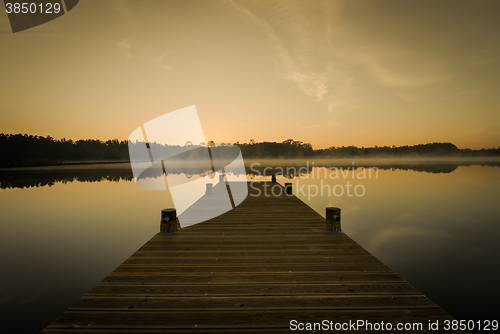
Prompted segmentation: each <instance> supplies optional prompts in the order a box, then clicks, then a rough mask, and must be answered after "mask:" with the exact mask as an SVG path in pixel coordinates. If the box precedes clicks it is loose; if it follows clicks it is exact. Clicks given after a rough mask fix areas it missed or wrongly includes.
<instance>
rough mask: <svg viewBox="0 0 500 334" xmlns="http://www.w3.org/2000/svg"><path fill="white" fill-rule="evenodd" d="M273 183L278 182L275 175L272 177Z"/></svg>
mask: <svg viewBox="0 0 500 334" xmlns="http://www.w3.org/2000/svg"><path fill="white" fill-rule="evenodd" d="M271 182H276V175H275V174H273V175H272V176H271Z"/></svg>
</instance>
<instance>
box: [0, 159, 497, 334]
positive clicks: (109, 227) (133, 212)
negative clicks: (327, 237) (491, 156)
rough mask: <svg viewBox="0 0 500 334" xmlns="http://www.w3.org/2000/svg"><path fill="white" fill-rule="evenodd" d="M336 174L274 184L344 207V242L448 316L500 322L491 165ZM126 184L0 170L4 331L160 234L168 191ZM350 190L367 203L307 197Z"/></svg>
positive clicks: (88, 175)
mask: <svg viewBox="0 0 500 334" xmlns="http://www.w3.org/2000/svg"><path fill="white" fill-rule="evenodd" d="M278 163H283V161H278V162H276V164H275V165H274V168H273V169H265V167H264V166H269V165H270V164H266V165H264V164H262V166H260V167H258V166H255V165H254V166H253V168H254V169H255V170H256V171H257V172H255V171H254V172H253V174H252V175H250V176H251V177H253V178H254V179H255V180H259V179H267V180H269V176H266V177H264V176H261V177H259V174H261V175H264V174H266V175H270V174H272V173H279V169H278V168H277V167H278V166H280V165H279V164H278ZM318 165H320V166H321V165H323V166H324V167H323V168H321V167H318V168H317V167H316V166H318ZM335 165H336V166H335ZM339 165H340V164H331V165H328V164H325V163H321V164H320V163H316V164H315V165H314V167H313V166H312V164H310V166H309V167H308V168H306V169H305V170H304V169H302V171H304V174H303V175H302V176H304V177H298V176H300V175H294V178H292V179H287V178H284V177H280V176H278V182H280V183H284V182H292V184H293V190H294V193H295V194H296V195H297V196H298V197H299V198H301V199H302V200H303V201H305V202H306V203H307V204H308V205H310V206H311V207H312V208H313V209H314V210H316V211H317V212H319V213H320V214H322V215H324V213H325V207H327V206H338V207H341V208H342V217H343V218H342V219H343V221H342V229H343V231H344V232H345V233H346V234H348V235H349V236H350V237H352V238H353V239H354V240H356V241H357V242H358V243H359V244H360V245H361V246H363V247H364V248H366V249H367V250H368V251H370V252H371V253H373V254H374V255H375V256H376V257H378V258H379V259H380V260H382V261H383V262H384V263H385V264H387V265H388V266H389V267H391V269H393V270H394V271H396V272H397V273H398V274H400V275H401V276H403V277H404V278H405V279H407V280H408V281H410V283H412V284H413V285H414V286H415V287H417V288H418V289H419V290H421V291H422V292H423V293H425V294H426V295H427V296H428V297H430V298H431V299H432V300H433V301H435V302H436V303H438V304H439V305H440V306H442V307H443V308H444V309H445V310H446V311H448V312H449V313H451V314H452V315H453V316H455V317H457V318H460V319H465V320H470V319H494V318H495V319H498V316H499V314H500V304H499V303H498V300H499V299H500V289H499V288H498V286H497V282H498V281H499V280H500V265H499V261H498V259H497V256H498V254H500V243H498V238H499V237H500V225H499V224H498V217H499V215H500V208H499V207H498V199H499V198H500V168H498V167H491V166H499V164H498V163H491V162H490V163H486V164H485V165H486V166H479V165H476V166H474V165H473V164H471V163H469V164H467V163H463V164H458V163H457V164H453V165H451V166H448V165H450V164H438V165H428V164H425V165H422V166H421V165H416V164H412V165H411V166H408V167H406V165H403V164H399V165H397V164H392V165H389V164H387V165H382V164H365V163H364V164H359V165H354V166H355V167H359V166H361V165H362V166H365V167H369V166H370V165H376V166H378V167H379V174H378V178H371V179H357V178H354V180H353V179H352V178H351V179H341V180H337V179H330V178H325V177H324V174H323V173H322V172H323V171H324V170H328V171H332V169H330V167H343V168H342V169H341V170H343V171H346V170H347V168H352V166H353V165H352V163H351V164H349V162H347V163H346V164H344V165H340V166H339ZM442 165H447V166H445V167H446V168H444V167H443V166H442ZM281 166H283V165H281ZM288 166H296V167H297V170H298V169H299V168H300V167H304V166H306V164H305V163H303V162H302V163H301V162H297V163H291V164H288ZM249 167H250V165H249V166H247V172H249V171H250V168H249ZM259 168H260V169H259ZM406 168H407V169H408V170H405V169H406ZM184 170H185V169H184ZM409 170H411V171H409ZM347 171H348V170H347ZM417 171H418V172H417ZM191 172H193V175H194V173H195V172H196V170H192V171H191ZM172 175H173V176H176V175H177V176H179V175H181V174H175V173H174V174H172ZM188 175H189V172H188ZM153 176H154V175H151V177H153ZM290 176H291V175H290ZM306 176H309V177H306ZM105 180H107V181H105ZM131 181H132V172H131V169H130V165H128V164H109V165H93V166H85V167H82V166H68V167H57V168H48V167H45V168H30V169H17V170H0V182H1V187H2V188H3V189H0V209H1V210H0V212H1V221H2V223H1V224H0V267H1V268H2V275H1V276H0V311H1V312H2V314H3V316H4V320H2V322H3V323H2V326H1V331H2V332H9V333H37V332H38V331H39V330H40V329H41V328H43V327H44V326H46V325H47V324H48V323H50V322H51V321H52V320H53V319H54V318H55V317H57V315H59V314H60V313H61V312H63V311H64V310H65V309H67V308H68V307H69V306H71V305H72V304H73V303H74V302H75V301H76V300H78V299H79V298H80V297H81V296H82V295H83V294H84V293H86V292H87V291H88V290H89V289H91V288H92V287H93V286H94V285H95V284H97V283H98V282H99V281H100V280H102V279H103V278H104V277H105V276H107V275H108V274H109V273H110V272H111V271H112V270H113V269H115V268H116V267H117V266H118V265H119V264H121V263H122V262H123V261H124V260H125V259H126V258H127V257H129V256H130V255H131V254H132V253H133V252H134V251H136V250H137V249H138V248H139V247H140V246H142V245H143V244H144V243H145V242H146V241H148V240H149V239H150V238H151V237H152V236H153V235H154V234H155V233H157V232H158V230H159V219H160V211H161V209H164V208H168V207H172V206H173V201H172V198H171V197H170V194H169V192H168V191H166V192H155V191H146V190H143V189H140V188H138V187H136V186H135V184H134V182H131ZM347 181H349V182H351V183H353V185H360V184H362V185H363V186H364V187H365V189H366V192H365V194H364V195H363V196H352V197H349V196H347V194H345V195H343V196H335V195H333V196H332V195H330V196H310V195H311V193H310V192H309V190H311V191H313V190H314V187H313V186H317V187H318V189H320V187H321V185H322V183H321V182H323V185H325V184H327V185H329V186H330V188H332V187H334V186H335V185H338V184H340V185H345V183H346V182H347ZM43 185H52V186H43ZM28 187H29V188H28ZM300 187H302V189H303V191H302V192H300V191H299V189H300ZM7 188H9V189H7ZM20 188H24V189H20ZM308 195H309V196H308ZM33 278H36V279H33ZM27 317H28V318H29V319H30V321H29V322H27V321H26V318H27Z"/></svg>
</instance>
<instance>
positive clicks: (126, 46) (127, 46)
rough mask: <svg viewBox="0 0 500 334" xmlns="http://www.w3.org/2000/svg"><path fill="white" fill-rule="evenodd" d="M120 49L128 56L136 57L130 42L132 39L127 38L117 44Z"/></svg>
mask: <svg viewBox="0 0 500 334" xmlns="http://www.w3.org/2000/svg"><path fill="white" fill-rule="evenodd" d="M116 46H117V48H118V50H119V51H120V52H121V53H122V54H123V55H124V56H125V57H127V58H134V56H133V55H132V52H131V49H132V44H131V43H130V39H129V38H126V39H124V40H123V41H121V42H120V43H118V44H117V45H116Z"/></svg>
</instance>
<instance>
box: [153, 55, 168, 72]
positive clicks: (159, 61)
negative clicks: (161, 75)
mask: <svg viewBox="0 0 500 334" xmlns="http://www.w3.org/2000/svg"><path fill="white" fill-rule="evenodd" d="M171 54H172V52H166V53H163V54H161V55H159V56H157V57H153V59H152V60H151V63H152V64H153V65H155V66H159V67H161V68H164V69H166V70H169V71H172V70H173V68H172V67H170V66H169V65H167V63H166V61H165V58H167V57H168V56H169V55H171Z"/></svg>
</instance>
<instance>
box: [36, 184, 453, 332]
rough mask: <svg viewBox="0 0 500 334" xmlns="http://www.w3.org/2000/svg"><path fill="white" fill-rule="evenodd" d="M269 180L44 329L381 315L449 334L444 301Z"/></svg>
mask: <svg viewBox="0 0 500 334" xmlns="http://www.w3.org/2000/svg"><path fill="white" fill-rule="evenodd" d="M265 186H275V187H281V186H280V185H279V184H277V183H271V182H268V183H264V182H259V183H253V185H252V186H251V187H249V196H248V197H247V199H246V200H245V201H244V202H243V203H242V204H240V205H239V206H238V207H236V208H235V209H233V210H231V211H229V212H227V213H225V214H223V215H221V216H219V217H216V218H213V219H211V220H208V221H205V222H203V223H200V224H197V225H193V226H190V227H187V228H182V229H180V230H178V231H177V232H175V233H172V234H161V233H159V234H157V235H155V236H154V237H153V238H152V239H151V240H150V241H148V242H147V243H146V244H145V245H144V246H142V247H141V248H140V249H139V250H138V251H137V252H135V253H134V254H132V256H130V258H128V259H127V260H126V261H125V262H124V263H123V264H121V265H120V266H119V267H118V268H116V269H115V270H114V271H113V272H112V273H111V274H109V276H107V277H106V278H105V279H104V280H103V281H102V282H100V283H99V284H98V285H96V286H95V287H94V288H93V289H92V290H90V291H89V292H88V293H87V294H86V295H85V296H83V297H82V298H81V299H80V300H79V301H78V302H77V303H76V304H74V305H73V306H72V307H71V308H69V309H68V310H67V311H66V312H64V313H63V314H62V315H61V316H59V318H57V319H56V320H55V321H54V322H52V323H51V324H50V325H49V326H47V328H46V329H45V330H44V331H43V332H42V333H45V334H49V333H93V334H104V333H106V334H108V333H109V334H113V333H137V334H139V333H141V334H146V333H147V334H153V333H255V332H259V333H284V332H292V331H291V330H290V326H291V321H292V320H295V321H296V324H297V325H298V324H299V323H302V324H304V325H305V324H307V323H312V324H314V323H322V322H323V320H327V321H328V322H329V321H331V322H332V323H331V326H333V327H332V328H335V327H334V326H335V324H339V325H337V326H340V325H342V324H348V323H349V322H351V323H352V322H356V321H358V320H364V321H366V322H370V323H372V325H373V324H380V323H381V322H383V323H384V324H385V325H387V324H388V323H390V324H392V326H393V331H395V332H404V330H396V326H397V324H398V323H411V324H414V323H421V324H422V326H423V330H420V331H418V330H417V331H415V330H412V331H411V332H412V333H415V332H423V331H425V332H429V330H428V325H429V321H430V322H431V323H435V322H436V321H439V328H440V330H437V331H436V330H433V331H430V332H432V333H440V332H443V333H450V332H453V331H444V330H443V326H444V324H445V323H444V321H445V320H453V318H452V317H451V316H450V315H449V314H448V313H446V312H445V311H444V310H443V309H441V308H440V307H439V306H438V305H436V304H435V303H433V302H432V301H431V300H429V299H428V298H427V297H425V296H424V295H423V294H422V293H421V292H419V291H418V290H417V289H415V288H414V287H413V286H411V285H410V284H409V283H408V282H406V281H405V280H403V279H402V278H401V277H400V276H399V275H397V274H396V273H395V272H393V271H392V270H390V269H389V268H388V267H387V266H386V265H384V264H383V263H382V262H380V261H379V260H378V259H376V258H375V257H374V256H373V255H371V254H370V253H368V252H367V251H366V250H364V249H363V248H362V247H361V246H359V245H358V244H357V243H355V242H354V241H353V240H352V239H351V238H349V237H348V236H346V235H345V234H344V233H343V232H328V231H327V230H326V227H325V219H324V218H323V217H321V216H320V215H319V214H318V213H316V212H315V211H314V210H313V209H311V208H310V207H309V206H307V205H306V204H305V203H304V202H302V201H301V200H300V199H298V198H297V197H295V196H293V195H292V196H287V195H286V194H285V192H284V191H282V192H281V195H280V196H271V197H266V196H264V192H263V190H264V187H265ZM259 191H260V196H257V195H258V193H259ZM269 193H270V192H269V188H268V191H267V194H269ZM275 193H278V192H277V191H276V192H275ZM344 329H345V325H344ZM349 329H351V331H352V327H351V328H349ZM358 330H359V331H363V332H372V331H373V332H376V333H383V332H385V331H384V330H380V329H379V330H375V329H373V330H370V328H368V330H367V328H358ZM298 331H299V330H296V331H293V332H298ZM321 331H322V330H318V328H316V330H315V331H313V330H304V331H300V332H304V333H312V332H316V333H318V332H321Z"/></svg>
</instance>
